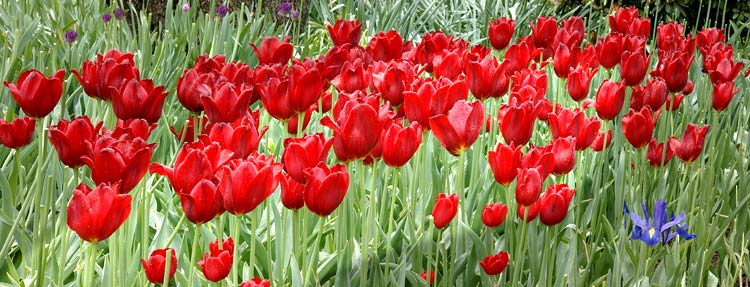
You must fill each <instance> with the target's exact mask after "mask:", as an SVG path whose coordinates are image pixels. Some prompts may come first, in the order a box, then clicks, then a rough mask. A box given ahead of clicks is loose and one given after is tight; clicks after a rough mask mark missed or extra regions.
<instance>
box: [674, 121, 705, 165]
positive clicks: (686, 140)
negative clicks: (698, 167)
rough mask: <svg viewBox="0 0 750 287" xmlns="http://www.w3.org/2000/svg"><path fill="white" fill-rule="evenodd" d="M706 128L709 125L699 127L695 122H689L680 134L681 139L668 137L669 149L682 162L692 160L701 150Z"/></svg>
mask: <svg viewBox="0 0 750 287" xmlns="http://www.w3.org/2000/svg"><path fill="white" fill-rule="evenodd" d="M708 128H709V126H703V127H701V128H699V127H698V126H696V125H695V124H693V123H689V124H688V125H687V128H685V132H684V133H683V134H682V139H677V138H675V137H669V149H670V150H672V152H673V153H674V155H675V156H677V157H678V158H679V159H680V160H681V161H682V162H685V163H691V162H693V161H694V160H696V159H697V158H698V156H700V154H701V152H702V151H703V143H704V141H705V139H706V134H707V133H708Z"/></svg>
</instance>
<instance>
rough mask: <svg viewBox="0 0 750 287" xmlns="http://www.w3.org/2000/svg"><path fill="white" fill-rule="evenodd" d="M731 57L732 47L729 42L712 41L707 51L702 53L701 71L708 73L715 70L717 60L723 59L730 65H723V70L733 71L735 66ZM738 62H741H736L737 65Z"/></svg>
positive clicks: (717, 63)
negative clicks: (727, 66)
mask: <svg viewBox="0 0 750 287" xmlns="http://www.w3.org/2000/svg"><path fill="white" fill-rule="evenodd" d="M733 57H734V48H733V47H732V45H731V44H724V43H723V42H717V43H714V44H713V45H712V46H710V47H709V49H708V51H707V53H705V54H703V72H704V73H707V74H710V73H711V71H715V70H717V68H718V66H719V62H721V61H723V60H727V61H729V64H730V66H731V67H729V69H727V68H726V67H725V68H724V70H725V71H726V70H728V71H727V72H733V69H734V66H735V65H734V64H733V62H734V60H733ZM739 64H741V63H737V65H739ZM723 74H724V73H722V76H723ZM709 76H710V75H709Z"/></svg>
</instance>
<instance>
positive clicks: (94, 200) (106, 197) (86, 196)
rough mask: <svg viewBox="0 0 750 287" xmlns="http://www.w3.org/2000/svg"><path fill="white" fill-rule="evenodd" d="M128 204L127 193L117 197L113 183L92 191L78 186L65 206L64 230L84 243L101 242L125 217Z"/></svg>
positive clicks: (83, 186)
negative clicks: (69, 231) (66, 227)
mask: <svg viewBox="0 0 750 287" xmlns="http://www.w3.org/2000/svg"><path fill="white" fill-rule="evenodd" d="M130 204H131V202H130V194H121V192H120V186H119V184H117V183H115V184H114V185H107V184H100V185H98V186H97V187H96V188H94V189H93V190H92V189H91V188H89V187H88V186H86V185H85V184H83V183H81V184H80V185H78V187H76V189H74V190H73V198H71V199H70V203H68V219H67V223H68V227H70V229H72V230H73V231H75V233H76V234H78V237H81V239H83V240H85V241H88V242H92V243H96V242H99V241H102V240H105V239H107V238H108V237H109V236H110V235H112V233H114V232H115V231H116V230H117V229H118V228H119V227H120V225H122V224H123V223H124V222H125V220H126V219H127V218H128V215H130Z"/></svg>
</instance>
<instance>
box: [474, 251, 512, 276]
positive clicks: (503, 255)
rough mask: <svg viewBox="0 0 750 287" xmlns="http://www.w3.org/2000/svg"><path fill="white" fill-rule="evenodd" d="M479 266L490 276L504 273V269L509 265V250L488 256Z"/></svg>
mask: <svg viewBox="0 0 750 287" xmlns="http://www.w3.org/2000/svg"><path fill="white" fill-rule="evenodd" d="M479 266H481V267H482V269H483V270H484V273H487V275H489V276H494V275H498V274H500V273H503V270H505V268H506V267H508V252H505V251H502V252H500V253H498V254H495V255H490V256H487V257H485V258H484V259H483V260H482V261H480V262H479Z"/></svg>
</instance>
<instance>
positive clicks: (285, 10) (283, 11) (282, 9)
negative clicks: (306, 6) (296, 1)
mask: <svg viewBox="0 0 750 287" xmlns="http://www.w3.org/2000/svg"><path fill="white" fill-rule="evenodd" d="M292 8H293V6H292V2H281V3H280V4H279V13H278V14H279V15H280V16H288V15H289V14H290V13H291V12H292Z"/></svg>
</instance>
